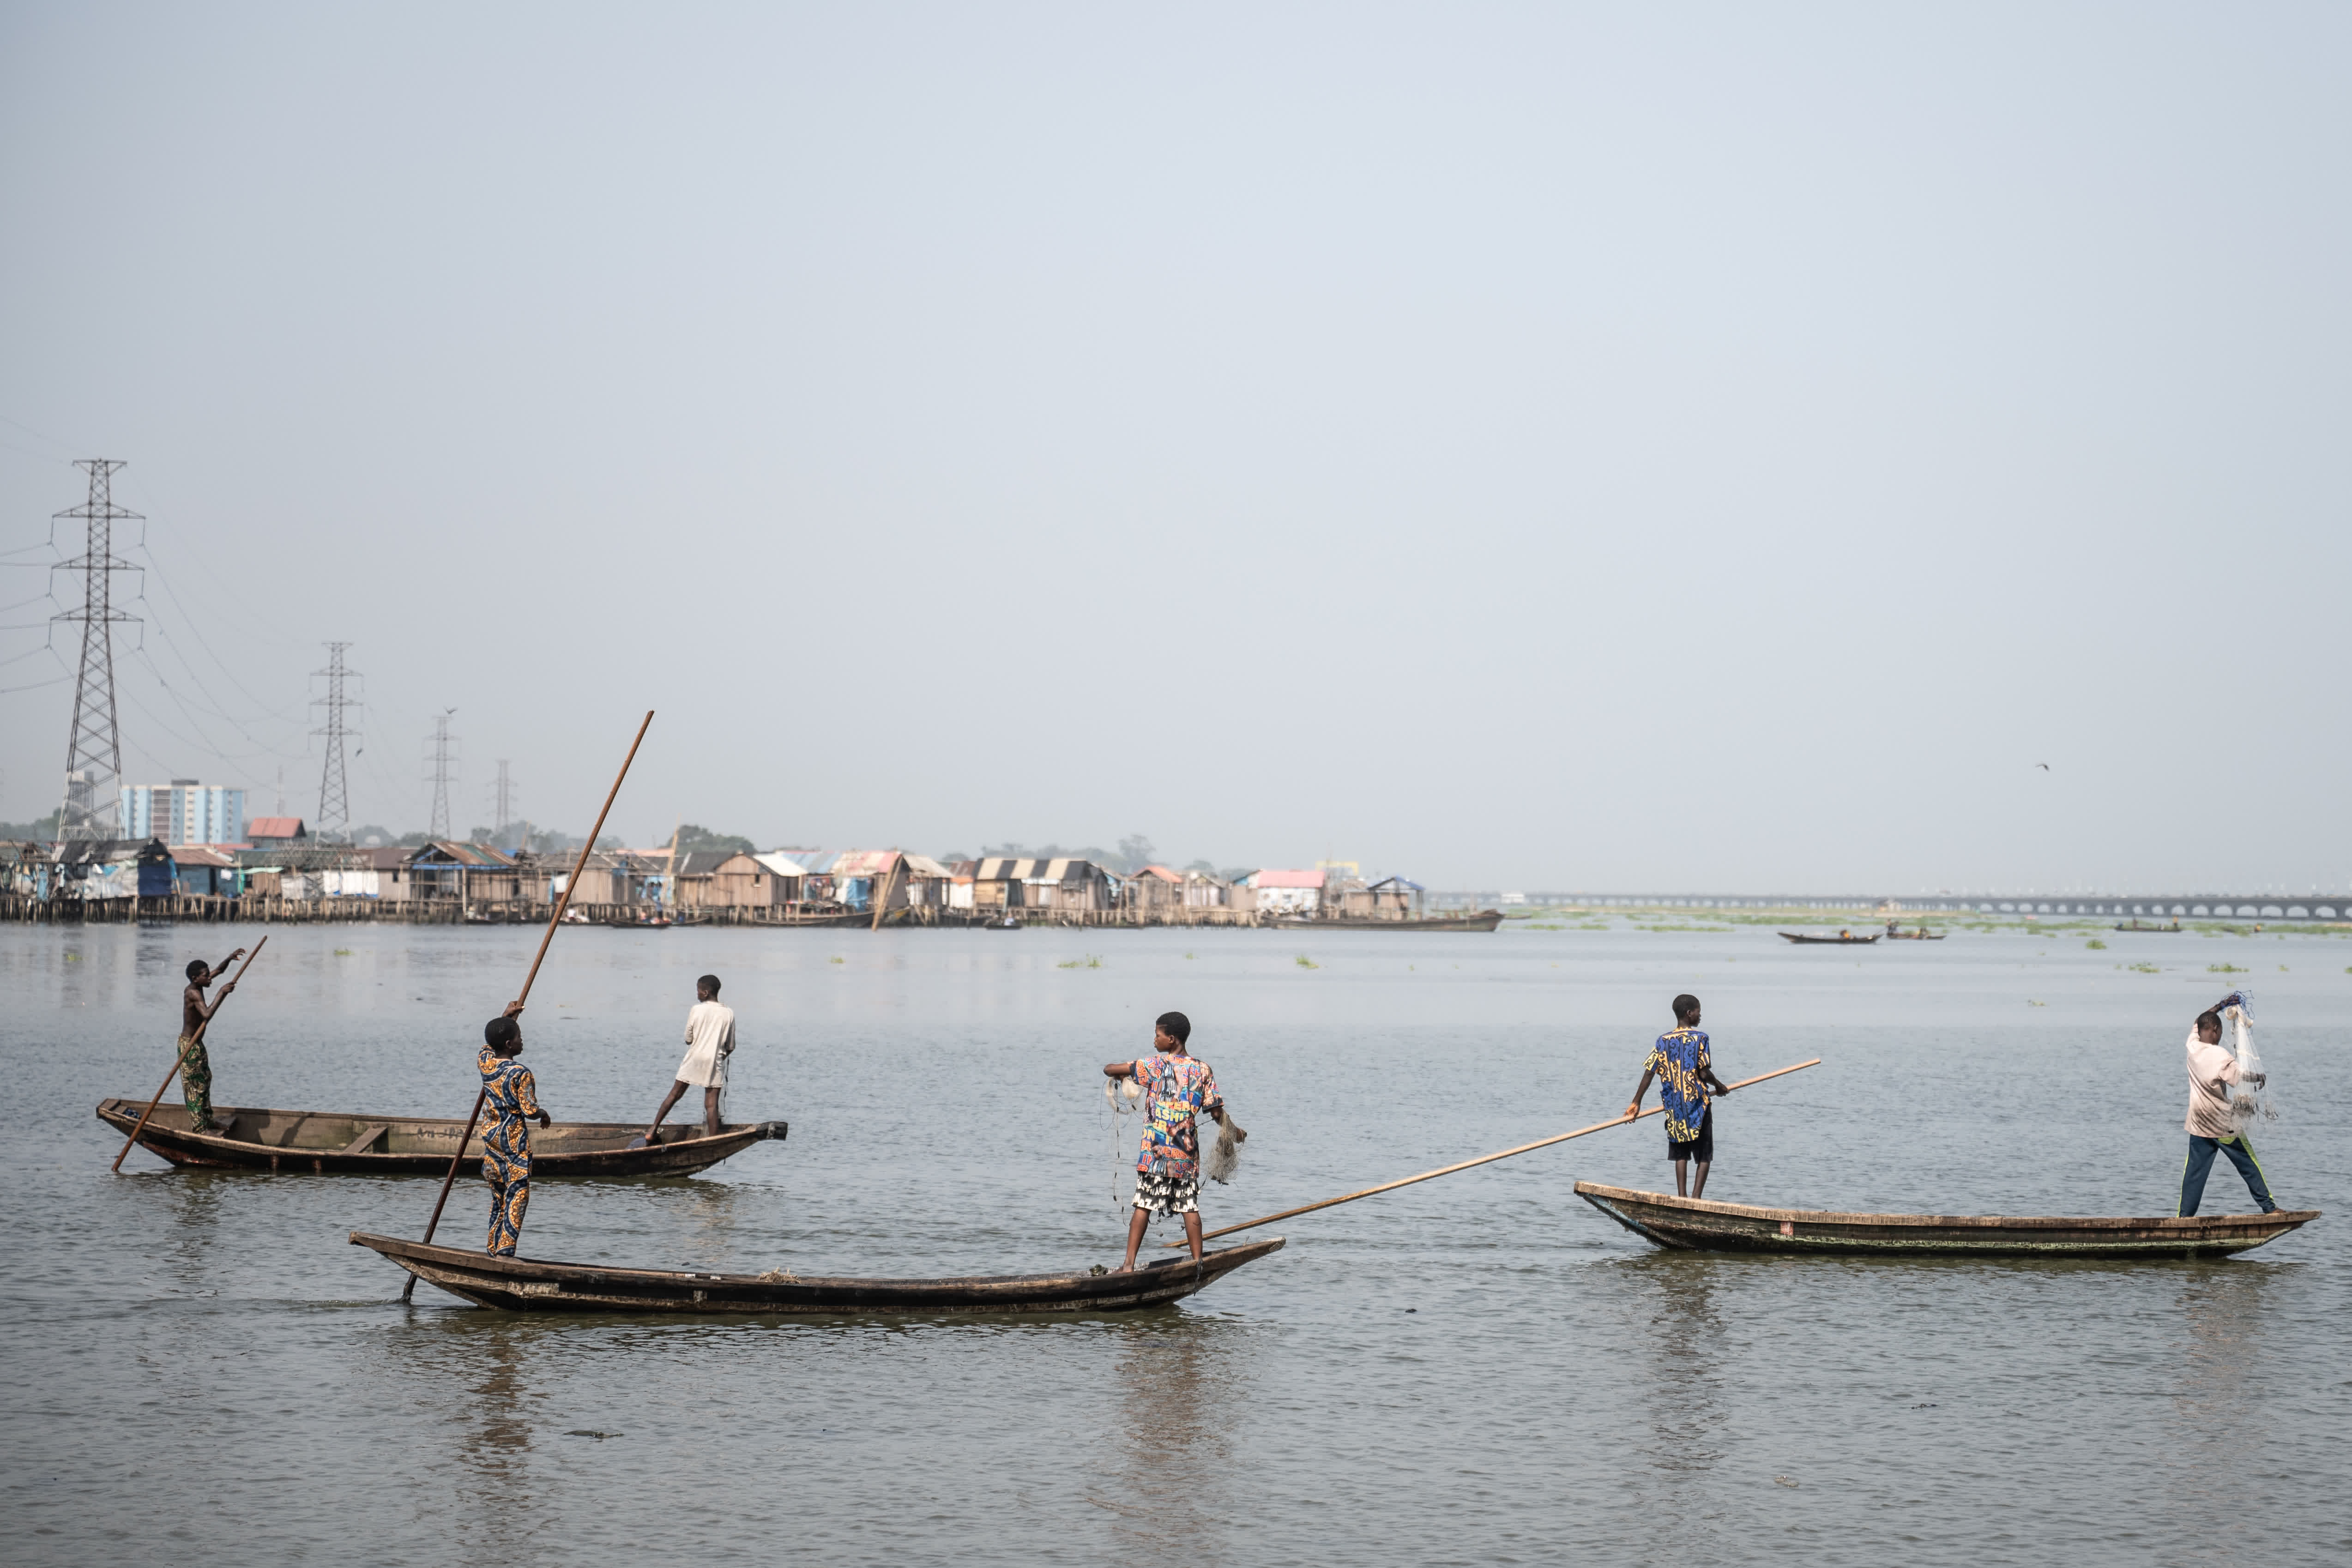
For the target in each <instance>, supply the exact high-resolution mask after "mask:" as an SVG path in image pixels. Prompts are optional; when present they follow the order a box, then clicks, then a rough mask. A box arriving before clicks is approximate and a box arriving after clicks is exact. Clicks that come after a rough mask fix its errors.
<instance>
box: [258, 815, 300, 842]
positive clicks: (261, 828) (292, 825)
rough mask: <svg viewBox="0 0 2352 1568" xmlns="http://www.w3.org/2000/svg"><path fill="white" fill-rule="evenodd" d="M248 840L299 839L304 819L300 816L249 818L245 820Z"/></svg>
mask: <svg viewBox="0 0 2352 1568" xmlns="http://www.w3.org/2000/svg"><path fill="white" fill-rule="evenodd" d="M245 836H246V837H247V838H299V837H302V819H301V818H300V817H299V816H248V817H247V818H246V819H245Z"/></svg>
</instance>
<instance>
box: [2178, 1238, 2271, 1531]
mask: <svg viewBox="0 0 2352 1568" xmlns="http://www.w3.org/2000/svg"><path fill="white" fill-rule="evenodd" d="M2272 1273H2273V1270H2272V1269H2271V1268H2266V1267H2264V1266H2263V1265H2262V1264H2246V1263H2220V1264H2203V1265H2193V1266H2191V1267H2189V1268H2188V1269H2186V1270H2184V1272H2183V1273H2182V1275H2181V1278H2180V1283H2179V1292H2178V1294H2177V1295H2176V1297H2175V1298H2174V1302H2173V1308H2174V1310H2175V1311H2177V1312H2178V1313H2179V1331H2178V1332H2177V1333H2176V1334H2174V1335H2173V1336H2171V1337H2170V1340H2169V1343H2168V1344H2167V1345H2166V1346H2165V1352H2166V1353H2167V1354H2168V1357H2169V1359H2170V1362H2171V1377H2170V1379H2169V1380H2168V1381H2169V1393H2170V1396H2171V1398H2170V1403H2171V1413H2172V1420H2171V1423H2170V1425H2171V1428H2172V1429H2171V1432H2170V1433H2169V1435H2168V1436H2169V1441H2168V1442H2167V1443H2165V1445H2164V1453H2165V1458H2166V1462H2167V1464H2168V1468H2169V1469H2170V1471H2171V1476H2170V1480H2169V1484H2168V1494H2169V1498H2170V1500H2171V1502H2172V1503H2173V1504H2174V1505H2175V1506H2174V1510H2173V1512H2174V1517H2175V1518H2176V1519H2178V1520H2179V1522H2180V1525H2181V1528H2182V1539H2181V1540H2180V1542H2179V1545H2180V1546H2181V1547H2182V1548H2183V1549H2184V1550H2186V1551H2189V1552H2190V1553H2191V1554H2192V1555H2193V1554H2199V1553H2202V1554H2206V1555H2207V1556H2208V1560H2210V1559H2211V1558H2212V1557H2214V1556H2218V1557H2220V1558H2221V1559H2222V1560H2227V1559H2228V1558H2230V1557H2231V1556H2232V1555H2234V1554H2235V1552H2236V1550H2237V1549H2238V1548H2240V1547H2241V1546H2242V1545H2243V1541H2242V1536H2241V1535H2240V1534H2239V1532H2238V1530H2237V1526H2238V1525H2239V1524H2240V1523H2241V1522H2242V1521H2241V1519H2240V1512H2239V1510H2240V1507H2241V1505H2242V1503H2243V1501H2244V1495H2245V1492H2244V1489H2245V1482H2246V1479H2247V1474H2248V1466H2249V1463H2250V1462H2252V1463H2257V1464H2258V1463H2260V1462H2261V1461H2260V1460H2259V1458H2257V1456H2259V1455H2260V1454H2261V1453H2262V1452H2263V1422H2262V1419H2261V1416H2260V1415H2259V1413H2258V1412H2257V1411H2256V1410H2255V1408H2254V1403H2253V1394H2254V1389H2253V1374H2254V1373H2255V1370H2256V1367H2255V1356H2256V1354H2257V1352H2258V1350H2259V1345H2258V1343H2257V1335H2258V1325H2259V1324H2260V1322H2261V1312H2262V1310H2263V1293H2264V1289H2265V1286H2266V1285H2267V1284H2268V1282H2269V1280H2270V1277H2271V1275H2272Z"/></svg>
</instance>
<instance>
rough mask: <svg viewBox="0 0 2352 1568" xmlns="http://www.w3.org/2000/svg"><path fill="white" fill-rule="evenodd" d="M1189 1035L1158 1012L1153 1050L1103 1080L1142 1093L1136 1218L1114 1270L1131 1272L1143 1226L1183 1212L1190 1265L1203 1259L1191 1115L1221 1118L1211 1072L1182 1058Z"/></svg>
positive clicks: (1184, 1022) (1181, 1021)
mask: <svg viewBox="0 0 2352 1568" xmlns="http://www.w3.org/2000/svg"><path fill="white" fill-rule="evenodd" d="M1191 1038H1192V1020H1191V1019H1189V1018H1187V1017H1185V1016H1184V1015H1183V1014H1181V1013H1162V1014H1160V1016H1159V1018H1158V1019H1157V1020H1156V1021H1155V1022H1154V1023H1153V1025H1152V1026H1151V1051H1152V1054H1151V1055H1150V1056H1148V1057H1142V1058H1138V1059H1136V1060H1134V1061H1131V1062H1112V1063H1111V1064H1110V1065H1108V1067H1106V1068H1103V1076H1104V1077H1106V1078H1113V1079H1120V1078H1131V1079H1135V1080H1136V1082H1137V1083H1138V1084H1139V1085H1140V1086H1141V1088H1142V1089H1143V1139H1142V1147H1141V1148H1139V1149H1138V1150H1137V1151H1136V1152H1135V1213H1134V1215H1133V1216H1132V1217H1131V1218H1129V1221H1128V1222H1127V1261H1126V1262H1124V1263H1122V1264H1120V1265H1119V1266H1118V1269H1117V1270H1116V1271H1115V1272H1118V1273H1120V1274H1125V1273H1127V1272H1128V1271H1129V1270H1130V1269H1132V1268H1134V1267H1135V1252H1136V1248H1138V1247H1141V1246H1142V1245H1143V1232H1144V1227H1145V1226H1149V1225H1150V1223H1151V1216H1152V1215H1155V1214H1163V1215H1180V1214H1181V1215H1183V1216H1184V1239H1185V1240H1186V1241H1187V1242H1189V1243H1190V1244H1191V1245H1192V1261H1193V1262H1195V1263H1198V1262H1200V1261H1201V1204H1200V1196H1201V1158H1200V1153H1201V1150H1200V1135H1199V1134H1198V1133H1197V1132H1196V1131H1194V1130H1193V1125H1192V1123H1193V1119H1194V1118H1195V1117H1196V1116H1202V1115H1205V1116H1209V1117H1212V1118H1213V1119H1214V1120H1215V1121H1217V1122H1218V1124H1219V1125H1221V1126H1222V1125H1223V1122H1224V1120H1225V1100H1224V1097H1223V1095H1221V1094H1219V1093H1218V1092H1217V1075H1216V1074H1214V1073H1213V1072H1211V1071H1210V1070H1209V1064H1208V1063H1206V1062H1204V1061H1201V1060H1199V1059H1197V1058H1193V1057H1191V1056H1187V1055H1186V1054H1185V1051H1184V1044H1185V1042H1186V1041H1188V1040H1190V1039H1191Z"/></svg>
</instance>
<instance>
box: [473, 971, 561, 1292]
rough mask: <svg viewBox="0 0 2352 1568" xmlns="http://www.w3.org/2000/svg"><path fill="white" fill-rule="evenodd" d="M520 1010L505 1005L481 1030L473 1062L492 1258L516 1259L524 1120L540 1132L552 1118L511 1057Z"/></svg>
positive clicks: (525, 1194) (524, 1205) (518, 1045)
mask: <svg viewBox="0 0 2352 1568" xmlns="http://www.w3.org/2000/svg"><path fill="white" fill-rule="evenodd" d="M521 1011H522V1004H521V1003H520V1002H509V1003H508V1004H507V1010H506V1011H505V1012H503V1013H501V1014H499V1016H497V1017H495V1018H493V1019H491V1020H490V1021H489V1022H488V1023H487V1024H485V1025H483V1026H482V1054H481V1055H480V1056H479V1057H478V1058H475V1065H476V1066H477V1067H479V1068H481V1069H482V1110H483V1111H484V1112H485V1113H486V1114H487V1115H488V1118H489V1124H488V1126H487V1127H485V1128H483V1129H482V1180H483V1181H484V1182H486V1183H488V1184H489V1188H490V1240H489V1246H488V1247H486V1248H485V1249H484V1250H486V1251H488V1253H489V1255H490V1256H491V1257H492V1258H512V1257H513V1256H514V1255H515V1247H516V1245H517V1244H518V1243H520V1241H521V1240H522V1216H523V1211H524V1210H526V1209H528V1208H530V1124H529V1123H528V1122H526V1121H524V1120H523V1119H524V1118H525V1117H527V1116H536V1117H538V1118H539V1124H540V1126H541V1127H542V1128H544V1127H545V1126H547V1124H548V1123H549V1122H551V1121H553V1120H554V1118H553V1117H551V1116H550V1115H548V1113H547V1112H546V1111H544V1110H541V1109H540V1106H539V1097H538V1095H537V1093H536V1092H535V1090H536V1089H537V1085H536V1084H535V1083H533V1081H532V1079H531V1076H530V1068H527V1067H525V1066H523V1065H522V1064H521V1063H520V1062H519V1061H516V1060H515V1059H514V1058H517V1057H519V1056H520V1055H521V1054H522V1026H521V1025H520V1024H518V1023H516V1022H515V1015H516V1014H518V1013H520V1012H521Z"/></svg>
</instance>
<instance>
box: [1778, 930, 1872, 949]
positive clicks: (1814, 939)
mask: <svg viewBox="0 0 2352 1568" xmlns="http://www.w3.org/2000/svg"><path fill="white" fill-rule="evenodd" d="M1780 935H1781V937H1782V938H1783V939H1784V940H1786V941H1789V942H1800V943H1811V944H1812V945H1814V946H1817V947H1822V946H1826V947H1866V946H1868V945H1869V944H1870V943H1872V942H1876V941H1877V940H1878V938H1877V937H1876V936H1875V935H1871V936H1807V935H1805V934H1804V932H1802V931H1782V932H1781V933H1780Z"/></svg>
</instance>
